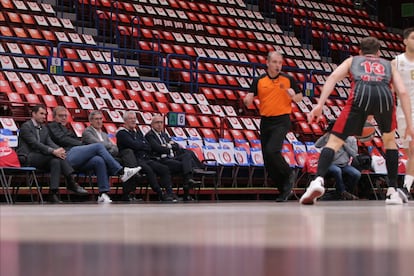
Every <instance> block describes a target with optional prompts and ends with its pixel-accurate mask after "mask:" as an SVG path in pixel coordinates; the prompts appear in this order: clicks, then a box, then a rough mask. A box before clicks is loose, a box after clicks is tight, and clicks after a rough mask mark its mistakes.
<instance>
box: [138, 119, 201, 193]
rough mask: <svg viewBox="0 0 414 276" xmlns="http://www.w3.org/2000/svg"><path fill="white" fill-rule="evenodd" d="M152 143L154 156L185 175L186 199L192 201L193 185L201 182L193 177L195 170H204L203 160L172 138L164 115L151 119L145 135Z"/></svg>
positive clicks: (173, 171)
mask: <svg viewBox="0 0 414 276" xmlns="http://www.w3.org/2000/svg"><path fill="white" fill-rule="evenodd" d="M145 138H146V139H147V140H148V142H149V144H150V145H151V149H152V154H153V156H154V157H155V158H156V159H157V160H159V161H160V162H161V163H162V164H164V165H166V166H167V167H168V168H169V169H170V171H171V173H173V174H177V173H178V174H182V175H183V190H184V198H183V200H184V201H191V200H192V198H191V196H190V195H189V190H190V188H191V186H194V185H196V184H197V185H199V184H201V183H200V182H198V181H195V180H194V179H192V176H193V170H196V171H199V172H203V170H201V169H200V168H201V167H202V164H201V162H200V161H199V160H198V158H197V156H196V155H195V154H194V152H192V151H190V150H187V149H184V148H181V147H180V145H178V144H177V143H175V142H174V141H172V140H171V137H170V136H169V135H168V134H167V133H166V132H165V131H164V117H163V116H161V115H154V116H153V117H152V121H151V130H150V131H149V132H148V133H147V134H146V135H145Z"/></svg>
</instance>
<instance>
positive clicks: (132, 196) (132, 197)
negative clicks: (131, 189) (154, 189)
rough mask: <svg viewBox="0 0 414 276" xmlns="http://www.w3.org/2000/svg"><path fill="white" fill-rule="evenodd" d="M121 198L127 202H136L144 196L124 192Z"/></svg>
mask: <svg viewBox="0 0 414 276" xmlns="http://www.w3.org/2000/svg"><path fill="white" fill-rule="evenodd" d="M121 200H122V201H125V202H131V203H134V202H138V201H142V198H137V197H136V196H135V194H132V193H131V194H123V195H122V198H121Z"/></svg>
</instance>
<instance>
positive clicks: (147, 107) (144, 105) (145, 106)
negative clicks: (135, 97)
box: [140, 101, 154, 112]
mask: <svg viewBox="0 0 414 276" xmlns="http://www.w3.org/2000/svg"><path fill="white" fill-rule="evenodd" d="M140 105H141V109H142V110H143V111H149V112H154V108H153V107H152V105H151V103H149V102H145V101H141V102H140Z"/></svg>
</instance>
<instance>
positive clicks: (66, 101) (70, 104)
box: [60, 96, 79, 109]
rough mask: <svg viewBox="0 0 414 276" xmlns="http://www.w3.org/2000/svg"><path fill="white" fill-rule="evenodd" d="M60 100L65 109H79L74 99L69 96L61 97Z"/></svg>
mask: <svg viewBox="0 0 414 276" xmlns="http://www.w3.org/2000/svg"><path fill="white" fill-rule="evenodd" d="M60 98H61V100H62V103H63V105H64V106H65V107H66V108H67V109H73V108H79V105H78V103H77V100H76V98H73V97H69V96H61V97H60Z"/></svg>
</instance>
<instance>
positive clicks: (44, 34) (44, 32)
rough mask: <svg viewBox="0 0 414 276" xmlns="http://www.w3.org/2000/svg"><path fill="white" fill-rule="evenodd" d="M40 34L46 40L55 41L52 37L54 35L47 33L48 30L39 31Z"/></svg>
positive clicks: (54, 37) (50, 32)
mask: <svg viewBox="0 0 414 276" xmlns="http://www.w3.org/2000/svg"><path fill="white" fill-rule="evenodd" d="M41 33H42V35H43V37H44V38H45V39H46V40H50V41H56V36H55V35H54V33H53V32H52V31H49V30H41Z"/></svg>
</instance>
